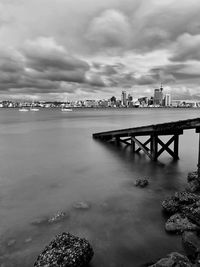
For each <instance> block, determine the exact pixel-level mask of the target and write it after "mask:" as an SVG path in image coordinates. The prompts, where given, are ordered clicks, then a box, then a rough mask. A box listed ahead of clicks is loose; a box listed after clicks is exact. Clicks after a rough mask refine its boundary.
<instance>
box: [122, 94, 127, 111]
mask: <svg viewBox="0 0 200 267" xmlns="http://www.w3.org/2000/svg"><path fill="white" fill-rule="evenodd" d="M121 103H122V106H125V107H126V105H127V100H126V91H122V95H121Z"/></svg>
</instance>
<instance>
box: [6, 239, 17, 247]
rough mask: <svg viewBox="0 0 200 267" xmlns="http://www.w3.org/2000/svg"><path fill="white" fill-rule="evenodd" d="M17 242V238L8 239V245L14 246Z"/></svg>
mask: <svg viewBox="0 0 200 267" xmlns="http://www.w3.org/2000/svg"><path fill="white" fill-rule="evenodd" d="M16 242H17V241H16V239H11V240H9V241H8V243H7V246H8V247H12V246H14V245H15V244H16Z"/></svg>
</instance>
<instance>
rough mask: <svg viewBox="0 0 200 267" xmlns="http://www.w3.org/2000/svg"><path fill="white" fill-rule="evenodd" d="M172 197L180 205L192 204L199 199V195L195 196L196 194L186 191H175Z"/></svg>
mask: <svg viewBox="0 0 200 267" xmlns="http://www.w3.org/2000/svg"><path fill="white" fill-rule="evenodd" d="M174 197H175V199H176V201H178V203H179V204H180V205H185V204H187V205H189V204H193V203H195V202H196V201H198V200H199V199H200V197H199V196H197V195H196V194H193V193H190V192H186V191H182V192H175V194H174Z"/></svg>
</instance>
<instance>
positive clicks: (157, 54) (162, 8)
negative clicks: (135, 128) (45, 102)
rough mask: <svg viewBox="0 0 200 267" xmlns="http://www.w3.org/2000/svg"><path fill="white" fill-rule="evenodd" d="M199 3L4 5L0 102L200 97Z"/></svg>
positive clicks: (52, 0) (7, 0)
mask: <svg viewBox="0 0 200 267" xmlns="http://www.w3.org/2000/svg"><path fill="white" fill-rule="evenodd" d="M199 14H200V1H199V0H0V98H10V97H12V98H17V99H20V98H28V97H31V98H34V99H57V100H70V99H71V100H74V99H86V98H87V99H88V98H97V99H100V98H108V97H111V96H112V95H116V96H117V97H119V96H120V94H121V90H122V89H125V90H127V92H130V93H132V94H133V96H134V97H139V96H144V95H147V96H150V95H151V94H152V93H153V89H154V88H156V87H159V86H160V83H161V82H162V83H163V86H164V89H165V91H166V92H171V93H172V95H173V96H174V97H176V98H177V96H178V94H179V96H180V97H181V96H186V97H187V96H188V97H189V96H191V95H196V94H197V95H200V15H199Z"/></svg>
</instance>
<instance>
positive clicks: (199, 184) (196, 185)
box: [186, 180, 200, 193]
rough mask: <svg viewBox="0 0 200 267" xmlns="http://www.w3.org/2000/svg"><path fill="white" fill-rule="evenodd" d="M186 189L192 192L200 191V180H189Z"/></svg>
mask: <svg viewBox="0 0 200 267" xmlns="http://www.w3.org/2000/svg"><path fill="white" fill-rule="evenodd" d="M186 190H187V191H188V192H191V193H194V192H198V191H200V181H198V180H192V181H190V182H188V184H187V186H186Z"/></svg>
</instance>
